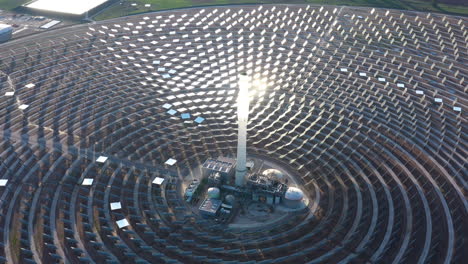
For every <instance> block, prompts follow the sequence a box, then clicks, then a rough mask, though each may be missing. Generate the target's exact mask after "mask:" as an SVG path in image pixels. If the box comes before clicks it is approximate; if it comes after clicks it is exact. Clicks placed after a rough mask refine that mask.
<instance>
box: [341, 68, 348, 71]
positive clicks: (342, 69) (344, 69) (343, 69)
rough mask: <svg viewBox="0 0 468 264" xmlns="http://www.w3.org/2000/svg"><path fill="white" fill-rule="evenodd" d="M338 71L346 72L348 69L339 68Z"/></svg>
mask: <svg viewBox="0 0 468 264" xmlns="http://www.w3.org/2000/svg"><path fill="white" fill-rule="evenodd" d="M340 71H342V72H347V71H348V69H346V68H341V69H340Z"/></svg>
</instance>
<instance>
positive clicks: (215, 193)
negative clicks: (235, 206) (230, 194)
mask: <svg viewBox="0 0 468 264" xmlns="http://www.w3.org/2000/svg"><path fill="white" fill-rule="evenodd" d="M207 193H208V197H209V198H213V199H219V194H220V191H219V189H218V188H216V187H211V188H209V189H208V192H207Z"/></svg>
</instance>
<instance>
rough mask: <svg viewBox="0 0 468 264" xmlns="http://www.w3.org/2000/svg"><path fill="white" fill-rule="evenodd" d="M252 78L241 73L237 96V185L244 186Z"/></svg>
mask: <svg viewBox="0 0 468 264" xmlns="http://www.w3.org/2000/svg"><path fill="white" fill-rule="evenodd" d="M250 86H251V80H250V78H249V77H248V75H247V74H246V73H242V74H240V75H239V95H238V97H237V122H238V132H237V133H238V134H237V165H236V185H237V186H243V185H244V181H245V174H246V173H247V167H246V165H245V163H246V160H247V122H248V121H249V88H250Z"/></svg>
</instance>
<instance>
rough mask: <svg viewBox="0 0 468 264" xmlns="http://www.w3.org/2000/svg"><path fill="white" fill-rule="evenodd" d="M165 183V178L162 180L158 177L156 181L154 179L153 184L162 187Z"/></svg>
mask: <svg viewBox="0 0 468 264" xmlns="http://www.w3.org/2000/svg"><path fill="white" fill-rule="evenodd" d="M163 182H164V178H160V177H156V179H154V181H153V183H154V184H157V185H161V184H162V183H163Z"/></svg>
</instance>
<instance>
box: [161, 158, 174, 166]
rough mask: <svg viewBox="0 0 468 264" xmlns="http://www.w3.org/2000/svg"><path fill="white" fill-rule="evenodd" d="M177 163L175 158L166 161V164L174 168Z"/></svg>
mask: <svg viewBox="0 0 468 264" xmlns="http://www.w3.org/2000/svg"><path fill="white" fill-rule="evenodd" d="M176 162H177V160H175V159H173V158H170V159H168V160H166V162H165V163H164V164H166V165H169V166H172V165H174V164H176Z"/></svg>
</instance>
